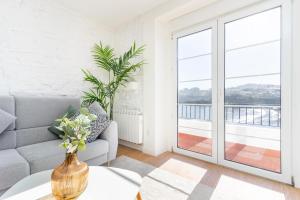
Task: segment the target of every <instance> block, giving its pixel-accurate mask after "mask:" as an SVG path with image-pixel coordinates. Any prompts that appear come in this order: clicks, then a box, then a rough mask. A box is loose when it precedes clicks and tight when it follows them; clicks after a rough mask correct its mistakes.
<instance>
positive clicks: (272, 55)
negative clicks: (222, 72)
mask: <svg viewBox="0 0 300 200" xmlns="http://www.w3.org/2000/svg"><path fill="white" fill-rule="evenodd" d="M271 73H280V42H279V41H277V42H272V43H268V44H265V45H258V46H253V47H248V48H242V49H237V50H234V51H229V52H227V53H226V78H228V77H238V76H249V75H257V74H271Z"/></svg>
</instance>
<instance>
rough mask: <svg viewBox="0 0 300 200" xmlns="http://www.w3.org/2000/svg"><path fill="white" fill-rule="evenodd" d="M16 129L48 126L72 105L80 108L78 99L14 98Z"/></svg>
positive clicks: (54, 97) (59, 97) (56, 97)
mask: <svg viewBox="0 0 300 200" xmlns="http://www.w3.org/2000/svg"><path fill="white" fill-rule="evenodd" d="M15 102H16V117H17V120H16V128H17V129H24V128H33V127H41V126H50V125H51V124H52V123H53V121H54V120H55V119H57V118H58V117H59V116H60V115H62V114H63V113H64V112H65V111H66V110H67V108H68V106H70V105H72V106H74V107H75V108H79V107H80V99H79V98H76V97H66V96H53V97H43V96H15Z"/></svg>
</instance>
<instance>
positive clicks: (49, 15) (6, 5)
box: [0, 0, 113, 95]
mask: <svg viewBox="0 0 300 200" xmlns="http://www.w3.org/2000/svg"><path fill="white" fill-rule="evenodd" d="M100 40H102V41H104V42H106V43H109V44H111V45H113V34H112V32H111V31H109V29H108V28H106V27H103V26H101V25H99V24H96V23H94V22H93V21H92V20H91V19H87V18H85V17H83V16H81V15H79V14H77V13H76V12H74V11H72V10H70V9H68V8H65V7H63V6H61V5H60V4H57V3H55V2H53V1H51V0H42V1H41V0H1V1H0V94H7V93H12V94H15V93H34V94H47V95H49V94H53V95H57V94H59V95H79V94H80V91H82V90H84V89H85V88H86V87H87V84H86V83H83V81H82V72H81V71H80V69H81V68H90V69H91V70H92V71H97V72H98V76H99V77H102V78H103V79H106V75H105V73H101V72H99V70H98V69H97V68H95V67H94V64H93V61H92V57H91V53H90V51H91V48H92V47H93V45H94V43H96V42H98V41H100Z"/></svg>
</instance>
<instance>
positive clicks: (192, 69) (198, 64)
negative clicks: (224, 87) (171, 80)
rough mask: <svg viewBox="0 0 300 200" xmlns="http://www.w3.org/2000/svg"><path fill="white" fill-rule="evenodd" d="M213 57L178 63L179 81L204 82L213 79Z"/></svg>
mask: <svg viewBox="0 0 300 200" xmlns="http://www.w3.org/2000/svg"><path fill="white" fill-rule="evenodd" d="M210 66H211V55H206V56H200V57H195V58H189V59H184V60H179V61H178V79H179V81H191V80H203V79H210V77H211V70H210Z"/></svg>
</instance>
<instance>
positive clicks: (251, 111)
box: [178, 104, 281, 127]
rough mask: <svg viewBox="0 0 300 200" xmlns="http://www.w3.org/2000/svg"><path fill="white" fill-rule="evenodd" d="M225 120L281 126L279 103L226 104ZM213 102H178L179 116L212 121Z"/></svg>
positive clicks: (246, 123) (237, 122)
mask: <svg viewBox="0 0 300 200" xmlns="http://www.w3.org/2000/svg"><path fill="white" fill-rule="evenodd" d="M224 115H225V121H226V122H227V123H233V124H244V125H255V126H269V127H280V126H281V123H280V121H281V120H280V119H281V109H280V106H278V105H274V106H273V105H272V106H256V105H225V110H224ZM211 116H212V114H211V104H178V118H181V119H196V120H202V121H211Z"/></svg>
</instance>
